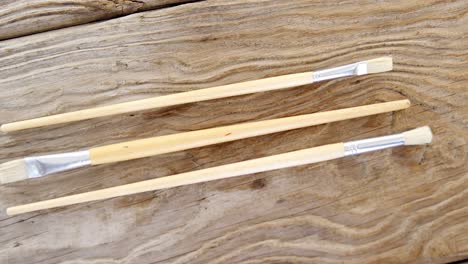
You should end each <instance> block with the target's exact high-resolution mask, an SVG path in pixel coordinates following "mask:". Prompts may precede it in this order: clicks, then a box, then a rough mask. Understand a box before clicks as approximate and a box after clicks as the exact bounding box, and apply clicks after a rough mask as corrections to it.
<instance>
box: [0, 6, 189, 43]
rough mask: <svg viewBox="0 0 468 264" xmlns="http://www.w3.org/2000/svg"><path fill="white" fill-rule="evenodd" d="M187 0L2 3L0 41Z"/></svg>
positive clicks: (0, 7)
mask: <svg viewBox="0 0 468 264" xmlns="http://www.w3.org/2000/svg"><path fill="white" fill-rule="evenodd" d="M187 2H193V1H187V0H98V1H95V0H34V1H31V0H2V1H0V40H2V39H9V38H15V37H21V36H25V35H30V34H34V33H38V32H44V31H48V30H53V29H58V28H64V27H70V26H75V25H81V24H85V23H89V22H93V21H98V20H104V19H109V18H114V17H118V16H123V15H128V14H132V13H135V12H141V11H146V10H151V9H158V8H164V7H168V6H172V5H176V4H183V3H187Z"/></svg>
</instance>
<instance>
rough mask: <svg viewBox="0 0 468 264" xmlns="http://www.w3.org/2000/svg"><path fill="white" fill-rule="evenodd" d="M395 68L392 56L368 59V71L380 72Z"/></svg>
mask: <svg viewBox="0 0 468 264" xmlns="http://www.w3.org/2000/svg"><path fill="white" fill-rule="evenodd" d="M392 69H393V60H392V57H380V58H377V59H372V60H368V61H367V73H379V72H386V71H391V70H392Z"/></svg>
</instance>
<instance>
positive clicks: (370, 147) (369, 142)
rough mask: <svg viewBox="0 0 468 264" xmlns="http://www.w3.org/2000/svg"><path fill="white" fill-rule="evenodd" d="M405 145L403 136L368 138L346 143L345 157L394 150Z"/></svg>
mask: <svg viewBox="0 0 468 264" xmlns="http://www.w3.org/2000/svg"><path fill="white" fill-rule="evenodd" d="M404 144H405V138H404V137H403V134H395V135H389V136H384V137H376V138H368V139H363V140H356V141H350V142H345V143H344V150H345V151H344V153H345V156H351V155H356V154H361V153H365V152H370V151H374V150H380V149H386V148H392V147H396V146H401V145H404Z"/></svg>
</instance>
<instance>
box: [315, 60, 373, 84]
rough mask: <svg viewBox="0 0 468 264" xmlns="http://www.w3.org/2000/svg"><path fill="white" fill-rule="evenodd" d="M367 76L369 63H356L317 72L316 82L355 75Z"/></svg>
mask: <svg viewBox="0 0 468 264" xmlns="http://www.w3.org/2000/svg"><path fill="white" fill-rule="evenodd" d="M362 74H367V62H365V61H363V62H356V63H353V64H348V65H344V66H340V67H336V68H331V69H326V70H321V71H315V72H314V76H313V78H314V81H315V82H318V81H324V80H330V79H335V78H339V77H346V76H353V75H362Z"/></svg>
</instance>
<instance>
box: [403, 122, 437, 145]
mask: <svg viewBox="0 0 468 264" xmlns="http://www.w3.org/2000/svg"><path fill="white" fill-rule="evenodd" d="M402 135H403V137H404V138H405V145H423V144H429V143H431V142H432V131H431V129H430V128H429V127H428V126H423V127H418V128H416V129H413V130H409V131H406V132H403V133H402Z"/></svg>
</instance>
